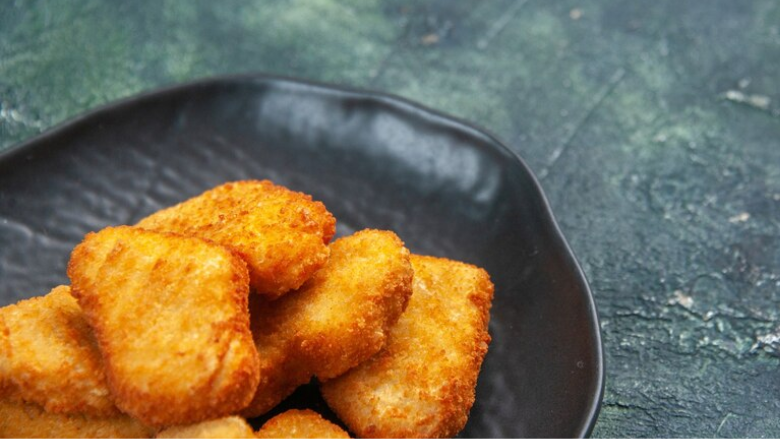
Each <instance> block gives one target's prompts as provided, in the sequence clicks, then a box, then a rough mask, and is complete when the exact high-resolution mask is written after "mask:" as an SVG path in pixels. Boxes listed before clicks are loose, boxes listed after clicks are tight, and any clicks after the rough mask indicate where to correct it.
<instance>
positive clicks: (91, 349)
mask: <svg viewBox="0 0 780 439" xmlns="http://www.w3.org/2000/svg"><path fill="white" fill-rule="evenodd" d="M0 382H2V383H3V385H2V386H0V398H2V399H7V400H11V401H15V402H20V403H21V402H30V403H35V404H38V405H40V406H42V407H43V408H44V409H46V411H49V412H52V413H66V414H73V413H79V414H86V415H91V416H112V415H117V414H119V410H117V408H116V406H115V405H114V402H113V401H112V399H111V395H110V393H109V390H108V385H107V383H106V376H105V373H104V371H103V360H102V358H101V357H100V351H98V348H97V344H96V342H95V337H94V336H93V335H92V329H90V327H89V325H88V324H87V321H86V319H85V318H84V314H83V313H82V312H81V308H79V305H78V303H77V302H76V299H74V298H73V297H72V296H71V295H70V288H69V287H67V286H59V287H57V288H54V289H53V290H52V291H51V292H50V293H49V294H47V295H46V296H43V297H35V298H32V299H28V300H23V301H21V302H19V303H17V304H15V305H9V306H6V307H3V308H0Z"/></svg>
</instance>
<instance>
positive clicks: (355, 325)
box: [243, 230, 412, 417]
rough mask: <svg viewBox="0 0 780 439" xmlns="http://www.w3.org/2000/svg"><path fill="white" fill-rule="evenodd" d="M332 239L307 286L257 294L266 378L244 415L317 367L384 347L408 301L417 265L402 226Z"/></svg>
mask: <svg viewBox="0 0 780 439" xmlns="http://www.w3.org/2000/svg"><path fill="white" fill-rule="evenodd" d="M330 247H331V256H330V259H329V261H328V263H327V264H326V265H325V267H323V268H322V269H321V270H320V271H318V272H317V273H316V274H315V275H314V276H313V277H312V278H311V279H310V280H309V281H308V282H307V283H306V284H304V286H303V287H302V288H301V289H299V290H297V291H295V292H292V293H290V294H288V295H286V296H285V297H282V298H281V299H278V300H274V301H268V300H264V299H262V298H257V299H254V300H253V301H252V302H251V304H250V306H251V307H252V308H251V315H252V323H253V326H252V330H253V331H252V332H253V335H254V337H255V343H256V344H257V349H258V352H259V353H260V362H261V370H262V372H261V375H262V378H261V382H260V385H259V386H258V388H257V392H256V394H255V397H254V400H253V401H252V403H251V404H250V405H249V407H247V408H246V409H245V410H244V411H243V414H244V415H245V416H248V417H251V416H258V415H260V414H263V413H265V412H266V411H268V410H270V409H271V408H272V407H273V406H274V405H276V404H278V403H279V402H280V401H281V400H282V399H284V398H285V397H286V396H287V395H289V394H290V393H292V391H293V390H295V388H296V387H298V386H300V385H301V384H305V383H307V382H309V380H310V379H311V377H312V375H315V376H317V378H319V379H320V380H327V379H330V378H333V377H336V376H338V375H341V374H342V373H344V372H346V371H347V370H349V369H350V368H352V367H354V366H357V365H358V364H360V363H361V362H363V361H365V360H366V359H368V358H370V357H371V356H372V355H374V354H375V353H377V352H379V350H380V349H382V347H383V346H384V344H385V340H386V339H387V334H388V332H389V329H390V327H391V326H392V325H393V324H394V323H395V322H396V321H397V320H398V317H399V316H400V315H401V313H402V312H403V310H404V309H405V308H406V304H407V303H408V301H409V296H410V295H411V285H412V268H411V264H410V263H409V251H408V250H407V249H406V248H405V247H404V246H403V242H401V240H400V239H399V238H398V236H396V235H395V233H392V232H387V231H379V230H364V231H360V232H358V233H355V234H354V235H352V236H349V237H347V238H342V239H339V240H337V241H335V242H334V243H333V244H331V246H330Z"/></svg>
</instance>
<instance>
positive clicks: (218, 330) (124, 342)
mask: <svg viewBox="0 0 780 439" xmlns="http://www.w3.org/2000/svg"><path fill="white" fill-rule="evenodd" d="M68 275H69V276H70V279H71V282H72V294H73V296H74V297H75V298H76V299H77V300H78V302H79V305H80V306H81V308H82V309H83V310H84V314H85V316H86V317H87V321H88V323H89V324H90V326H91V327H92V328H93V330H94V332H95V335H96V338H97V341H98V346H99V348H100V351H101V353H102V355H103V358H104V360H105V367H106V372H107V375H108V383H109V387H110V389H111V392H112V394H113V395H114V397H115V398H116V404H117V406H118V407H119V408H120V409H121V410H122V411H124V412H126V413H129V414H130V415H132V416H134V417H136V418H138V419H139V420H140V421H141V422H143V423H145V424H148V425H151V426H155V427H162V426H168V425H175V424H190V423H195V422H200V421H203V420H206V419H212V418H218V417H221V416H226V415H230V414H233V413H235V412H236V411H238V410H240V409H242V408H243V407H245V406H246V405H247V404H248V403H249V401H250V400H251V399H252V395H253V394H254V388H255V386H256V384H257V382H258V380H259V371H258V358H257V350H256V348H255V345H254V343H253V342H252V334H251V332H250V330H249V315H248V303H247V299H248V294H249V285H248V274H247V269H246V265H245V263H244V262H243V261H242V260H241V258H239V257H238V256H236V255H234V254H233V253H232V252H231V251H229V250H228V249H226V248H224V247H222V246H219V245H216V244H213V243H209V242H207V241H204V240H201V239H198V238H189V237H181V236H176V235H172V234H164V233H155V232H150V231H146V230H143V229H138V228H133V227H127V226H124V227H114V228H111V227H110V228H106V229H103V230H102V231H100V232H99V233H90V234H88V235H87V236H86V238H85V239H84V241H83V242H82V243H81V244H79V245H78V246H77V247H76V249H75V250H74V251H73V254H72V255H71V260H70V263H69V265H68Z"/></svg>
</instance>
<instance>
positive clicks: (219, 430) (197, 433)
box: [157, 416, 255, 439]
mask: <svg viewBox="0 0 780 439" xmlns="http://www.w3.org/2000/svg"><path fill="white" fill-rule="evenodd" d="M157 437H158V438H235V439H240V438H254V437H255V432H254V430H252V427H251V426H250V425H249V424H247V422H246V420H244V418H240V417H238V416H228V417H226V418H219V419H213V420H210V421H203V422H200V423H197V424H192V425H183V426H176V427H171V428H168V429H166V430H163V431H161V432H159V433H157Z"/></svg>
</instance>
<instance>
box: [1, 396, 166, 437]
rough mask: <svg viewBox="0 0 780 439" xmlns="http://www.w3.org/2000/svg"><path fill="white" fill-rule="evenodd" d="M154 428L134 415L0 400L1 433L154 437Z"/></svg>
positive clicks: (25, 435) (18, 435) (8, 435)
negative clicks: (64, 411) (82, 412)
mask: <svg viewBox="0 0 780 439" xmlns="http://www.w3.org/2000/svg"><path fill="white" fill-rule="evenodd" d="M152 434H153V431H152V430H151V429H150V428H149V427H146V426H144V425H142V424H141V423H139V422H138V421H136V420H135V419H133V418H131V417H130V416H127V415H123V414H117V415H114V416H111V417H105V418H104V417H95V416H90V415H66V414H61V413H49V412H47V411H45V410H43V409H42V408H41V407H39V406H37V405H35V404H25V403H14V402H10V401H0V437H52V438H57V437H69V438H70V437H73V438H79V437H107V438H108V437H128V438H139V437H147V438H148V437H152Z"/></svg>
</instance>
